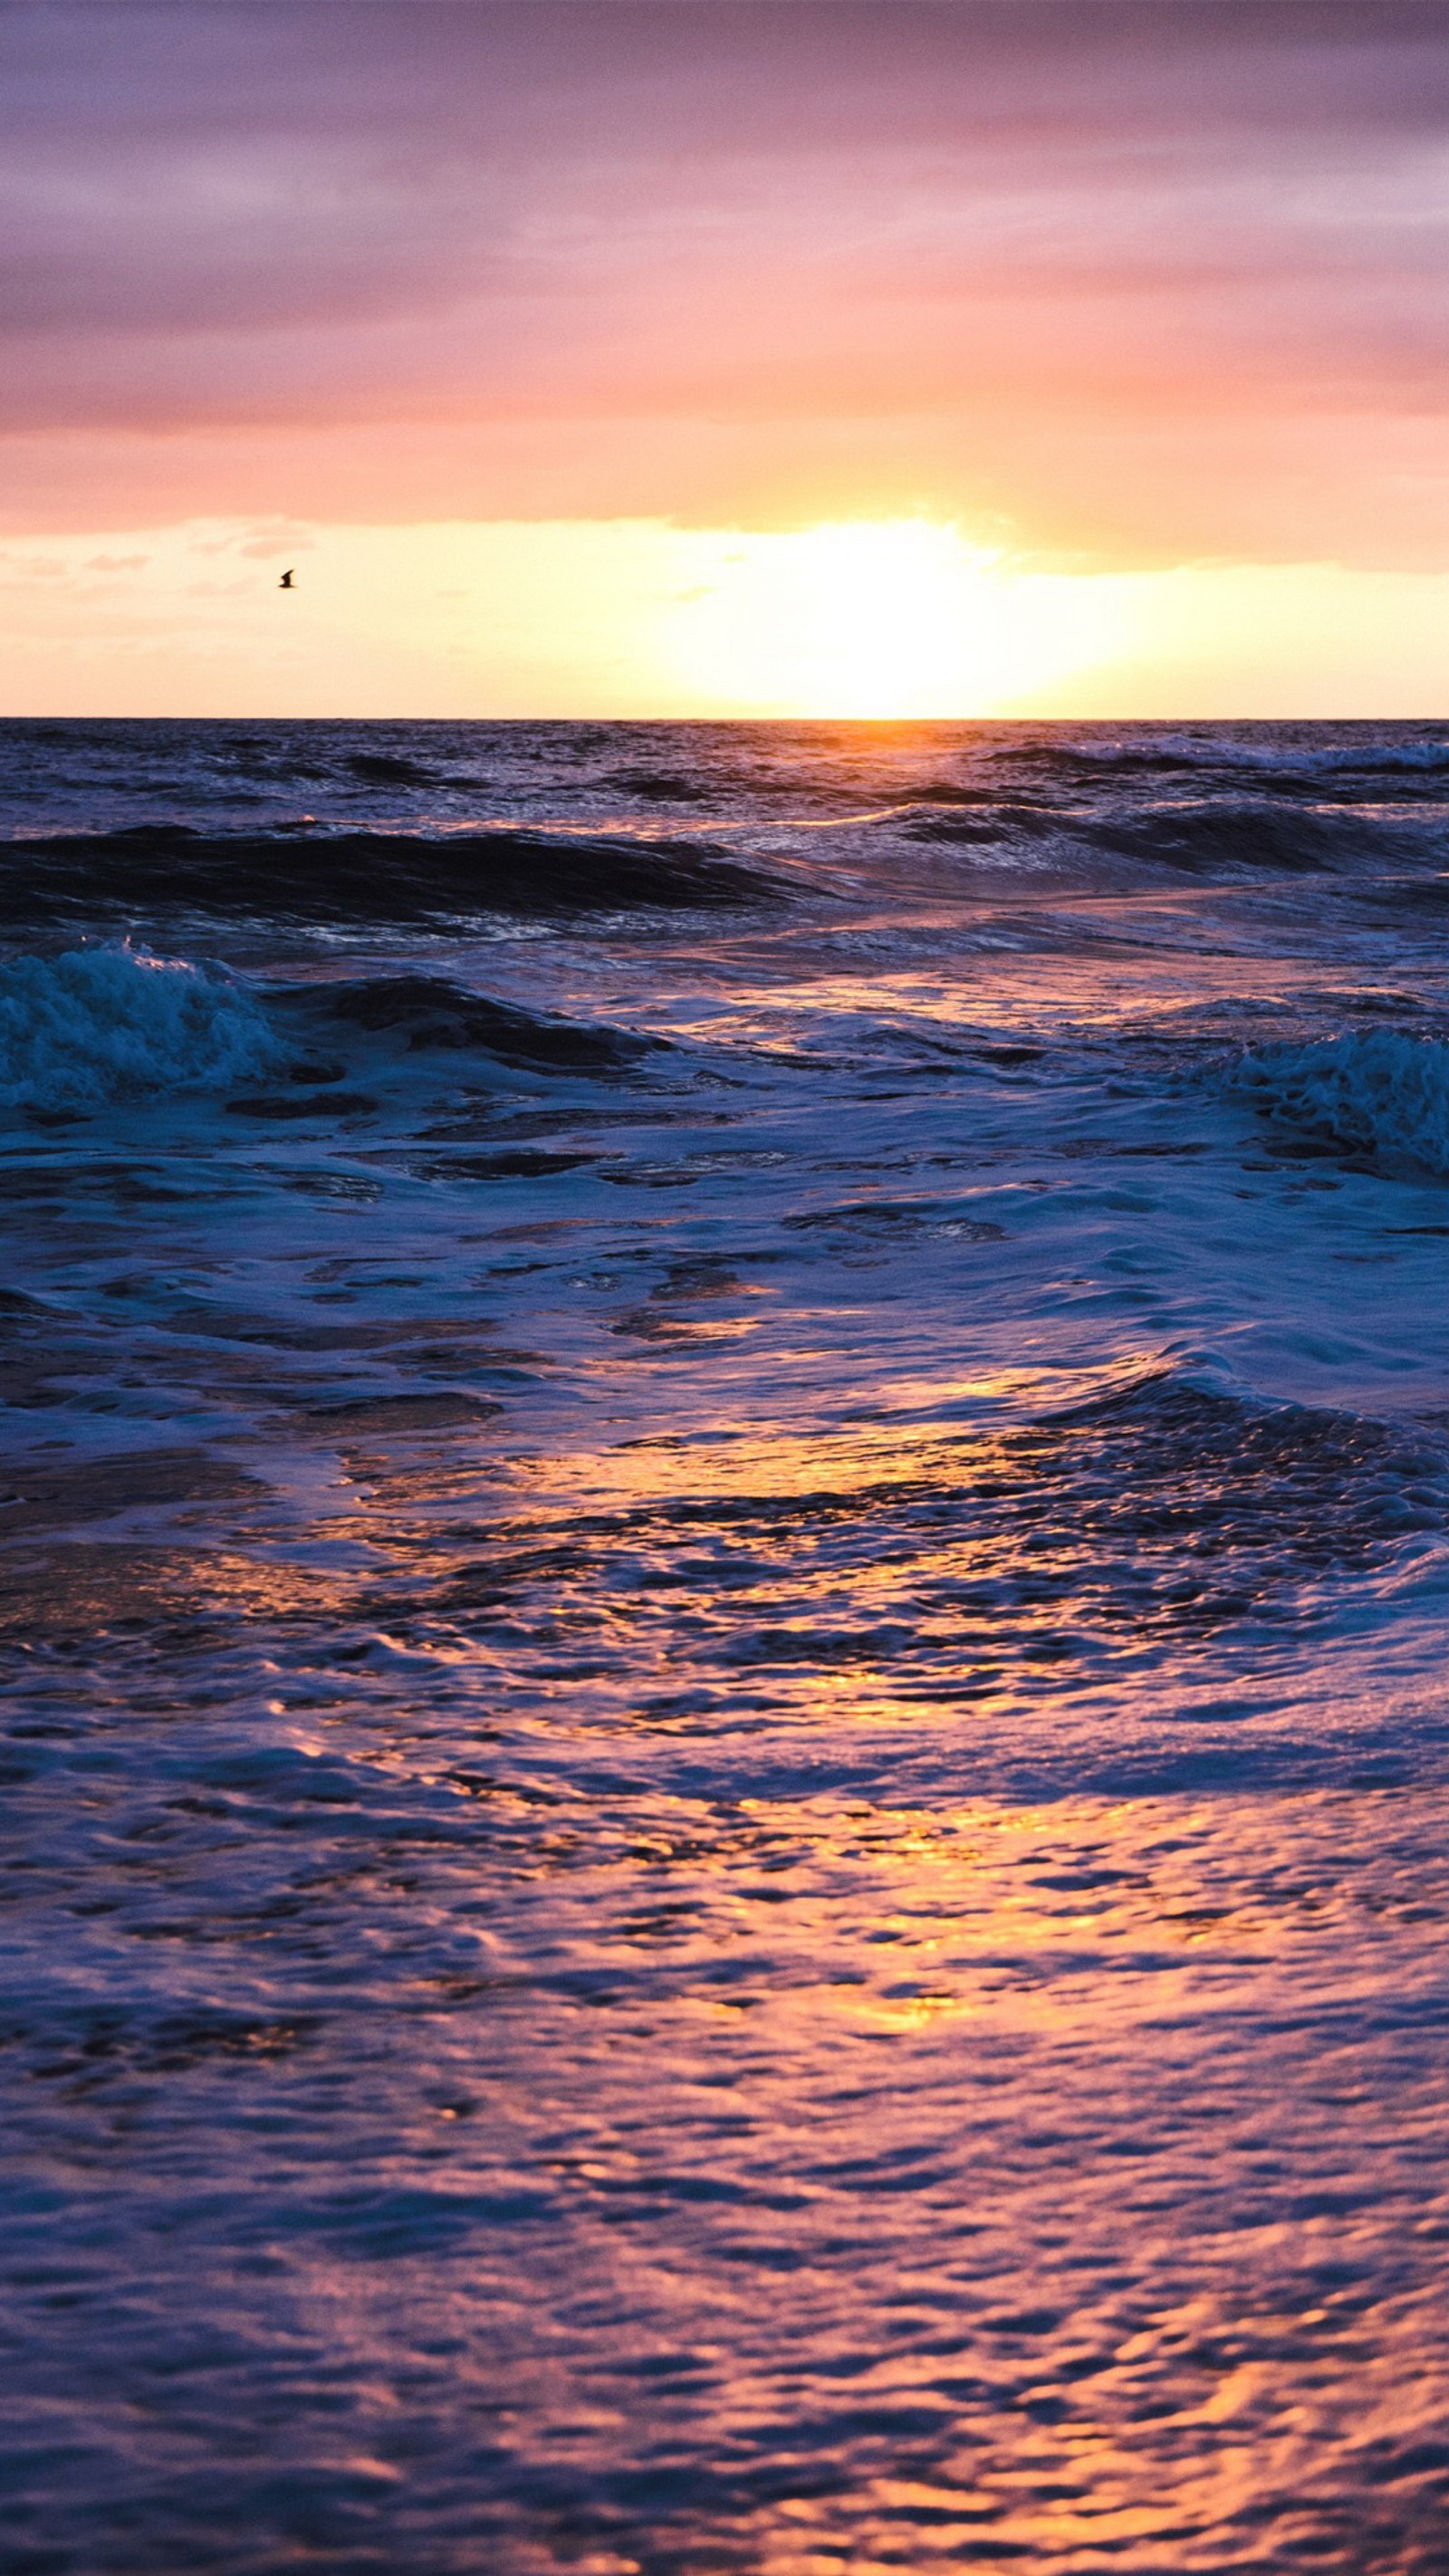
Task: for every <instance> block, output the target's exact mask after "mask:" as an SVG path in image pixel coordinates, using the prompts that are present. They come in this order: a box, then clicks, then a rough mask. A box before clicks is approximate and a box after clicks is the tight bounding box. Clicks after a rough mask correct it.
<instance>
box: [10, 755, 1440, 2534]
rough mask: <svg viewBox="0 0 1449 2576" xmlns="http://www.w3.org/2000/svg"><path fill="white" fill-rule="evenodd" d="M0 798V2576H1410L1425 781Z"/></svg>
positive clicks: (942, 772) (869, 769)
mask: <svg viewBox="0 0 1449 2576" xmlns="http://www.w3.org/2000/svg"><path fill="white" fill-rule="evenodd" d="M0 753H3V761H0V830H3V832H4V834H5V835H6V838H5V839H4V841H3V842H0V941H3V946H0V1150H3V1157H4V1179H5V1190H6V1204H7V1216H8V1223H7V1241H8V1253H9V1257H8V1261H7V1265H6V1270H5V1275H4V1284H3V1287H0V1404H3V1416H0V1419H3V1428H4V1435H5V1461H4V1468H3V1475H0V1548H3V1557H4V1564H5V1572H6V1581H5V1583H4V1586H3V1593H0V1657H3V1661H4V1666H5V1674H6V1684H7V1700H6V1711H7V1714H6V1732H5V1735H4V1739H3V1745H0V1766H3V1776H4V1780H5V1783H6V1786H5V1799H4V1808H3V1827H0V1831H3V1848H4V1860H5V1877H4V1882H3V1884H4V1890H5V1895H6V1898H7V1900H8V1903H7V1924H8V1932H9V1940H8V1945H7V1960H8V1965H7V1968H6V1976H5V1988H4V1995H3V2001H0V2039H3V2043H4V2054H3V2063H4V2067H5V2074H6V2099H7V2106H8V2119H7V2131H8V2138H9V2157H10V2160H9V2165H8V2184H7V2193H6V2198H5V2202H4V2217H3V2261H4V2270H5V2278H6V2283H7V2305H6V2323H5V2330H4V2331H5V2355H6V2358H5V2374H6V2384H7V2392H8V2402H7V2406H6V2420H7V2424H8V2432H7V2435H6V2445H5V2459H4V2471H3V2474H4V2482H5V2504H4V2517H3V2528H4V2533H5V2538H4V2541H3V2543H0V2559H3V2564H4V2567H5V2569H6V2576H9V2571H10V2570H12V2569H13V2570H14V2571H15V2576H123V2572H124V2576H162V2571H168V2572H169V2571H173V2570H174V2571H178V2576H180V2572H181V2571H186V2576H213V2571H215V2576H273V2571H276V2570H280V2569H284V2568H290V2567H293V2566H296V2567H308V2568H311V2567H316V2568H318V2569H321V2570H326V2571H328V2576H394V2571H396V2576H404V2571H406V2576H479V2571H483V2570H487V2571H490V2576H491V2571H497V2572H498V2576H553V2571H556V2570H569V2571H581V2576H836V2571H839V2576H877V2571H881V2570H886V2569H911V2570H918V2569H919V2570H927V2569H930V2570H937V2569H939V2570H943V2571H957V2570H959V2571H962V2576H968V2571H969V2576H977V2571H981V2570H985V2569H987V2568H995V2567H997V2566H998V2565H1000V2566H1011V2565H1016V2566H1020V2567H1022V2568H1023V2569H1030V2570H1031V2571H1033V2576H1037V2571H1041V2576H1068V2571H1070V2572H1071V2576H1079V2571H1080V2576H1087V2572H1088V2571H1105V2570H1120V2571H1123V2576H1149V2571H1150V2576H1194V2571H1199V2570H1202V2571H1207V2570H1211V2571H1224V2576H1226V2571H1229V2570H1231V2571H1234V2576H1238V2571H1263V2576H1269V2571H1271V2576H1278V2571H1288V2570H1300V2569H1313V2570H1329V2571H1333V2576H1390V2571H1392V2572H1393V2576H1400V2571H1405V2576H1408V2571H1412V2576H1439V2571H1442V2569H1443V2568H1444V2567H1445V2565H1446V2564H1449V2439H1446V2436H1445V2432H1444V2425H1445V2421H1446V2417H1449V2310H1446V2300H1445V2265H1446V2259H1449V2177H1446V2161H1445V2159H1446V2149H1445V2136H1446V2124H1449V2064H1446V2054H1445V2039H1446V2025H1449V1985H1446V1974H1445V1956H1444V1951H1445V1923H1446V1909H1449V1830H1446V1829H1449V1759H1446V1754H1449V1738H1446V1728H1445V1717H1446V1708H1445V1690H1444V1683H1443V1678H1442V1672H1443V1636H1444V1614H1445V1607H1446V1595H1449V1549H1446V1536H1449V1352H1446V1344H1445V1330H1444V1310H1445V1295H1444V1281H1445V1256H1446V1246H1449V985H1446V978H1445V971H1444V946H1443V929H1444V924H1445V921H1446V917H1449V734H1445V733H1444V732H1442V731H1438V732H1436V731H1434V730H1432V729H1430V730H1428V731H1426V730H1425V729H1424V728H1421V727H1420V728H1410V727H1388V726H1319V727H1313V726H1281V727H1271V726H1240V727H1233V726H1196V727H1182V728H1176V729H1173V728H1166V727H1160V726H1157V727H1136V728H1120V727H1118V728H1112V727H1107V726H1100V725H1098V726H1083V727H1076V728H1073V727H1035V728H1031V727H966V726H945V725H930V726H909V727H900V728H894V727H869V726H860V727H829V726H692V725H673V726H657V727H651V726H639V725H631V726H559V725H548V726H522V725H510V726H484V725H480V726H453V725H446V726H426V725H407V726H396V727H388V726H378V725H357V726H347V725H320V724H319V725H265V726H259V725H232V726H227V725H124V724H116V725H96V724H88V725H62V724H34V725H10V726H8V727H3V728H0Z"/></svg>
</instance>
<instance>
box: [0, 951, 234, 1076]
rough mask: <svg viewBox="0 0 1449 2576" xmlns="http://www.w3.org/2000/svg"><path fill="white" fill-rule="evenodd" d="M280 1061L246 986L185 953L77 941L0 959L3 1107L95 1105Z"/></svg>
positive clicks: (0, 1061) (0, 1050) (0, 1051)
mask: <svg viewBox="0 0 1449 2576" xmlns="http://www.w3.org/2000/svg"><path fill="white" fill-rule="evenodd" d="M280 1062H281V1049H280V1047H279V1045H278V1041H277V1038H276V1035H275V1033H274V1031H273V1029H272V1026H271V1023H270V1022H269V1020H268V1019H267V1017H266V1014H265V1012H264V1011H263V1010H262V1009H261V1007H260V1005H259V1004H258V1003H257V1002H255V1001H254V1000H253V999H252V997H251V995H250V994H248V993H246V992H244V991H243V990H242V989H241V988H240V987H239V986H237V985H235V984H232V983H229V982H227V981H226V980H225V979H224V978H222V977H221V976H218V975H212V974H209V973H208V972H207V970H206V969H205V968H204V967H201V966H193V965H189V964H188V963H187V962H186V961H185V960H184V959H182V958H169V957H151V956H148V955H147V954H146V953H145V952H144V951H143V950H137V949H132V948H83V949H73V950H71V951H69V952H68V953H67V954H66V955H64V956H60V957H17V958H13V959H11V960H10V961H9V963H8V964H5V965H3V966H0V1102H3V1103H5V1104H7V1105H9V1106H10V1107H31V1108H42V1109H97V1108H102V1107H104V1106H105V1104H106V1103H107V1102H109V1101H112V1100H116V1099H121V1098H125V1097H127V1096H129V1095H133V1094H136V1093H143V1092H148V1091H162V1090H167V1091H175V1090H184V1091H195V1090H207V1089H209V1088H211V1087H212V1086H213V1085H219V1084H225V1083H229V1082H234V1081H236V1080H237V1079H238V1078H240V1077H244V1076H250V1075H255V1074H258V1073H265V1072H268V1071H271V1070H273V1069H275V1068H276V1067H277V1066H278V1064H279V1063H280Z"/></svg>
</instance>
